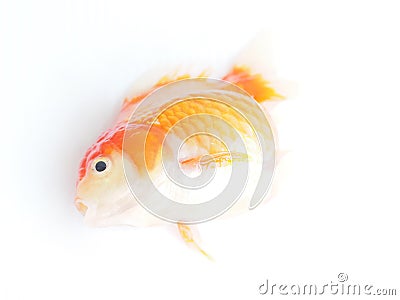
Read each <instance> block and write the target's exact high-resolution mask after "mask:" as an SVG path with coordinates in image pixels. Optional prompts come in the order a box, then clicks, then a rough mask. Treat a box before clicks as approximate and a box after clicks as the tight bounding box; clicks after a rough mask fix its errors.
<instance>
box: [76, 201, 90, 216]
mask: <svg viewBox="0 0 400 300" xmlns="http://www.w3.org/2000/svg"><path fill="white" fill-rule="evenodd" d="M74 202H75V207H76V209H77V210H78V211H79V212H80V213H81V214H82V215H83V216H84V215H85V214H86V212H87V210H88V207H87V206H86V205H85V204H84V203H83V200H82V199H80V198H78V197H76V198H75V201H74Z"/></svg>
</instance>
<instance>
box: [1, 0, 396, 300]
mask: <svg viewBox="0 0 400 300" xmlns="http://www.w3.org/2000/svg"><path fill="white" fill-rule="evenodd" d="M0 3H1V4H0V34H1V35H0V39H1V40H0V44H1V49H0V51H1V52H0V53H1V54H0V55H1V56H0V66H1V67H0V76H1V81H0V89H1V94H0V97H1V98H0V99H1V109H0V111H1V119H0V122H1V128H2V142H1V150H0V151H1V162H2V163H1V165H2V172H1V180H2V181H1V190H2V194H1V199H2V200H1V201H2V202H1V203H2V205H1V210H0V220H1V221H0V228H1V229H0V230H1V235H0V238H1V248H0V277H1V280H0V298H1V299H7V300H8V299H110V298H113V299H151V298H152V299H156V298H168V299H207V298H209V297H211V298H212V299H221V298H223V299H229V298H237V299H252V298H256V297H262V296H260V295H259V294H258V286H259V285H260V284H261V283H263V282H264V281H265V279H267V278H269V279H270V280H272V281H275V282H283V283H285V282H287V283H299V284H300V283H304V282H312V283H319V282H330V281H331V280H336V276H337V274H338V273H340V272H345V273H347V274H348V275H349V278H350V279H352V280H354V281H355V282H359V283H364V282H367V283H372V284H374V285H375V286H378V287H389V288H398V289H399V288H400V286H399V285H398V280H397V279H398V278H399V275H400V274H399V267H400V263H399V256H398V253H399V252H400V247H399V239H398V228H399V208H400V204H399V203H400V192H399V179H400V178H399V170H400V159H399V153H400V146H399V142H398V137H399V134H398V130H399V128H400V126H399V125H400V118H399V116H398V109H399V100H400V92H399V88H398V87H399V83H398V81H399V78H400V76H399V75H400V71H399V70H400V59H399V53H400V45H399V38H398V37H399V30H398V28H400V21H399V19H398V8H397V7H396V1H330V2H328V1H301V3H300V1H291V2H287V1H273V2H271V1H259V2H254V1H241V2H238V4H232V3H230V2H229V1H197V2H193V3H189V2H187V1H183V2H181V3H178V2H176V1H160V2H156V1H140V2H134V1H108V2H107V1H11V0H10V1H4V0H1V1H0ZM261 28H265V29H267V30H268V31H269V32H270V33H271V34H272V36H273V43H274V53H275V59H274V62H275V66H276V69H277V70H278V72H279V76H280V77H281V78H285V79H288V80H293V81H296V82H297V84H298V86H299V90H298V95H297V96H296V97H294V98H292V99H290V100H288V101H286V102H284V103H282V104H280V105H279V106H277V107H276V109H275V110H274V112H273V117H274V119H275V120H276V126H277V128H278V130H279V136H280V144H281V146H282V148H283V149H286V150H291V152H289V153H288V154H287V155H286V156H285V158H284V159H283V160H282V163H281V165H280V166H281V168H280V170H281V171H280V173H279V174H280V175H279V174H278V177H277V181H276V185H275V189H276V191H275V192H274V196H273V197H272V199H270V200H269V201H268V203H266V205H263V206H261V207H259V208H257V209H256V210H255V211H253V212H251V213H249V214H247V215H246V216H242V217H238V218H235V219H231V220H226V221H221V222H212V223H207V224H203V225H201V226H199V231H200V233H201V236H202V240H203V243H202V245H203V246H204V248H205V249H207V251H208V252H210V253H211V254H212V255H213V256H214V258H215V259H216V262H215V263H211V262H209V261H207V260H206V259H204V258H203V257H202V256H201V255H199V254H197V253H196V252H193V251H191V250H190V249H188V248H187V247H186V246H185V245H184V244H183V243H182V242H181V241H180V239H179V238H178V237H177V235H176V233H175V231H174V227H172V226H171V225H170V226H166V227H165V228H164V227H159V228H143V229H135V228H129V227H124V228H105V229H91V228H86V227H84V226H83V223H82V217H81V216H80V215H79V214H78V212H77V211H76V210H75V208H74V207H73V205H72V200H73V196H74V185H75V180H76V173H77V168H78V163H79V160H80V158H81V156H82V155H83V152H84V151H85V150H86V148H87V147H88V146H89V145H90V143H92V142H93V141H94V139H95V138H96V137H97V135H98V134H99V133H100V132H101V131H102V130H104V129H106V128H107V127H108V126H109V125H110V124H111V122H112V120H113V119H114V117H115V115H116V113H117V111H118V109H119V107H120V104H121V101H122V99H123V97H124V96H125V95H126V93H127V91H128V90H129V89H130V88H131V85H132V83H133V82H134V81H135V80H136V79H138V77H139V76H140V74H141V73H142V72H145V71H146V70H148V69H151V68H153V67H155V66H156V65H157V64H158V63H160V62H168V63H176V64H181V63H182V62H184V61H185V60H209V61H210V62H212V63H215V66H216V67H218V65H217V64H218V63H226V62H227V61H229V59H231V58H232V57H233V55H234V54H236V53H237V52H238V51H239V50H240V48H241V47H242V46H243V45H245V43H246V42H247V41H248V40H249V39H250V38H251V37H252V35H253V34H255V33H256V32H257V31H258V30H259V29H261ZM396 285H397V286H396Z"/></svg>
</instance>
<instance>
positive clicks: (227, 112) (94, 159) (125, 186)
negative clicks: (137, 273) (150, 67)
mask: <svg viewBox="0 0 400 300" xmlns="http://www.w3.org/2000/svg"><path fill="white" fill-rule="evenodd" d="M282 98H283V96H281V95H280V94H278V93H277V92H276V91H275V89H274V88H272V87H271V84H270V82H269V81H268V80H267V79H266V78H265V76H264V75H263V74H262V73H261V72H254V71H253V70H252V67H251V66H249V65H246V64H238V63H237V64H234V65H233V66H232V68H231V69H230V70H228V72H227V73H226V74H225V75H223V76H222V77H221V78H219V79H217V78H213V77H210V76H207V75H206V74H205V73H201V74H199V75H195V76H193V75H190V74H183V75H178V76H168V75H164V76H162V77H161V78H160V80H159V81H158V82H156V83H155V84H154V85H153V86H151V87H150V88H148V89H147V90H144V91H142V92H141V93H139V94H137V95H135V96H133V97H130V98H126V99H125V100H124V101H123V104H122V108H121V110H120V113H119V115H118V116H117V118H116V121H115V123H114V125H113V126H111V127H110V128H109V129H108V130H106V131H105V132H103V133H102V134H101V135H100V136H99V138H98V139H97V140H96V141H95V143H94V144H93V145H92V146H90V147H89V149H88V150H87V151H86V153H85V155H84V157H83V159H82V160H81V163H80V167H79V174H78V179H77V183H76V197H75V200H74V204H75V206H76V208H77V210H78V211H79V212H80V213H82V215H84V219H85V222H86V223H87V224H89V225H92V226H113V225H131V226H153V225H159V224H163V223H165V222H166V221H170V222H173V223H176V224H177V226H178V230H179V233H180V235H181V237H182V238H183V240H184V241H185V242H187V243H188V244H192V245H194V246H195V248H197V249H198V250H199V251H200V252H202V253H203V254H204V255H207V253H206V252H205V251H203V249H202V248H201V247H200V246H199V245H198V243H197V242H196V241H195V239H194V238H193V234H192V232H191V228H190V225H192V224H196V223H199V222H201V221H206V220H209V219H213V218H214V217H218V216H221V215H223V214H225V213H226V212H229V211H232V212H234V211H243V208H248V206H249V199H251V197H252V195H253V194H254V193H256V192H257V189H259V187H260V186H261V187H262V188H261V192H259V194H260V195H259V198H260V199H261V198H262V197H264V196H265V191H266V190H267V185H268V184H269V182H270V180H271V179H272V175H273V168H274V163H275V158H274V151H275V149H274V136H273V132H272V129H271V126H270V124H269V123H268V122H269V120H268V118H267V117H265V115H262V114H261V112H262V113H265V108H264V107H262V103H265V102H267V101H270V100H274V99H282ZM221 99H222V100H221ZM262 152H264V153H263V154H262ZM235 163H237V164H236V165H235ZM234 166H235V167H237V168H236V170H239V171H234V170H235V169H234ZM234 172H235V174H236V175H235V176H236V177H237V178H238V179H237V180H236V181H234V180H233V181H232V182H230V181H229V179H230V178H231V177H232V174H233V173H234ZM265 172H267V175H265V176H264V179H263V180H264V181H262V180H260V179H259V178H261V177H262V174H263V173H265ZM242 173H245V176H244V175H243V176H242V175H241V174H242ZM196 178H197V181H196V180H195V181H193V180H194V179H196ZM198 178H200V179H198ZM185 180H186V181H185ZM261 181H262V182H261ZM180 182H181V183H182V182H184V183H185V182H186V183H185V184H182V185H183V186H181V185H180ZM188 182H189V183H188ZM229 184H230V185H229ZM192 185H194V186H195V187H196V188H193V186H192ZM226 186H229V188H226ZM188 187H189V188H188ZM224 187H225V189H224ZM230 191H233V192H230ZM224 193H225V194H224ZM219 194H221V195H223V196H221V197H219ZM164 198H165V199H167V200H164ZM209 198H218V199H219V200H218V201H219V203H222V204H218V205H217V204H216V205H213V204H212V203H211V204H210V201H209V202H207V201H205V202H204V200H205V199H206V200H209ZM230 198H232V199H230ZM233 198H235V199H233ZM258 200H259V199H258ZM258 202H259V201H258ZM204 203H205V204H204ZM253 204H254V203H253ZM255 205H257V203H255V204H254V205H253V206H255Z"/></svg>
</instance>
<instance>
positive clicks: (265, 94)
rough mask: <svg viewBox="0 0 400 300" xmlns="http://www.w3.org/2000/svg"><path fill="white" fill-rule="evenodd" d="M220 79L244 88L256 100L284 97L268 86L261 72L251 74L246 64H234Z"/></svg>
mask: <svg viewBox="0 0 400 300" xmlns="http://www.w3.org/2000/svg"><path fill="white" fill-rule="evenodd" d="M222 79H223V80H226V81H229V82H231V83H234V84H236V85H237V86H238V87H240V88H242V89H244V90H245V91H246V92H248V93H249V94H250V95H251V96H253V97H254V99H256V100H257V101H258V102H262V101H266V100H273V99H284V97H283V96H282V95H280V94H278V93H277V92H275V90H274V89H273V88H272V87H270V86H269V82H268V81H267V80H265V79H264V77H263V76H262V75H261V74H252V73H251V71H250V68H249V67H247V66H234V67H233V69H232V70H231V71H230V72H229V73H228V74H227V75H225V76H224V77H223V78H222Z"/></svg>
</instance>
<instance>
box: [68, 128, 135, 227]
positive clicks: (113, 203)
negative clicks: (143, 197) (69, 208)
mask: <svg viewBox="0 0 400 300" xmlns="http://www.w3.org/2000/svg"><path fill="white" fill-rule="evenodd" d="M123 129H124V127H123V126H121V127H120V128H114V129H113V130H109V131H107V132H105V133H104V134H103V135H102V136H101V137H100V138H99V139H98V140H97V142H96V143H95V144H93V145H92V146H91V147H90V148H89V149H88V150H87V152H86V154H85V156H84V158H83V159H82V161H81V165H80V169H79V176H78V180H77V185H76V195H75V206H76V208H77V209H78V210H79V211H80V212H81V213H82V214H83V215H84V217H85V223H87V224H88V225H92V226H107V225H118V224H120V223H123V221H122V219H118V217H120V216H121V215H123V214H124V213H126V212H127V211H128V210H130V209H131V208H132V207H134V206H135V205H136V201H135V199H134V197H133V195H132V194H131V192H130V190H129V186H128V184H127V182H126V178H125V174H124V163H123V157H122V150H121V147H122V146H121V145H122V139H123V131H124V130H123ZM133 169H134V167H133Z"/></svg>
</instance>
